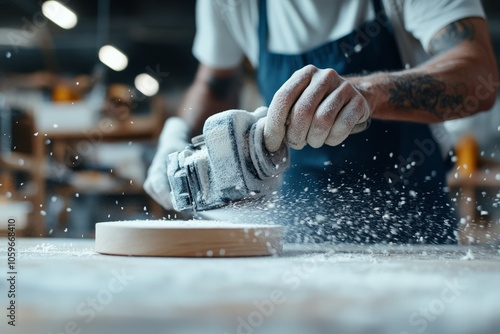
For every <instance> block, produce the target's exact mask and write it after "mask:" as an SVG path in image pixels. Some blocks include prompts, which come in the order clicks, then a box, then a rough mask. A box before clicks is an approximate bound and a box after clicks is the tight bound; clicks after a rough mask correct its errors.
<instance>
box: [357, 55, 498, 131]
mask: <svg viewBox="0 0 500 334" xmlns="http://www.w3.org/2000/svg"><path fill="white" fill-rule="evenodd" d="M447 67H448V68H447ZM351 81H353V83H354V84H355V86H356V88H358V90H359V91H360V92H361V93H362V94H363V95H364V96H365V97H366V98H367V100H368V103H369V104H370V106H371V108H372V110H373V117H374V118H380V119H391V120H402V121H413V122H424V123H433V122H442V121H445V120H451V119H456V118H461V117H466V116H470V115H473V114H475V113H477V112H480V111H484V110H488V109H490V108H491V107H492V105H493V103H494V101H495V97H496V93H497V87H498V82H497V76H496V73H495V71H489V70H488V69H487V68H485V67H484V66H477V65H471V64H459V63H458V64H453V65H452V64H448V65H443V66H442V67H434V66H426V65H424V66H421V67H418V68H415V69H412V70H407V71H402V72H394V73H376V74H373V75H369V76H366V77H354V78H351Z"/></svg>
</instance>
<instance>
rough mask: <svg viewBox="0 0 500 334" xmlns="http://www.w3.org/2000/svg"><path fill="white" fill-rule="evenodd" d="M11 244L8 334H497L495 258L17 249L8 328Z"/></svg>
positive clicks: (367, 249) (21, 243) (420, 249)
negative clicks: (208, 255)
mask: <svg viewBox="0 0 500 334" xmlns="http://www.w3.org/2000/svg"><path fill="white" fill-rule="evenodd" d="M6 244H7V240H6V239H0V247H1V250H0V261H1V263H2V265H0V268H3V273H2V274H1V275H2V277H3V278H2V280H1V283H0V290H1V291H0V294H1V298H0V306H1V309H2V311H1V312H3V314H2V315H1V317H0V319H3V320H2V321H1V323H0V332H1V333H23V334H25V333H26V334H29V333H37V334H38V333H47V334H48V333H53V334H56V333H57V334H59V333H106V334H110V333H111V334H112V333H120V334H128V333H141V334H144V333H221V334H222V333H291V334H293V333H371V334H376V333H395V334H403V333H439V334H444V333H453V334H461V333H474V334H478V333H491V334H498V333H500V254H499V251H498V248H491V247H490V248H470V247H459V246H428V245H427V246H425V245H418V246H383V245H378V246H348V245H336V246H314V247H313V246H304V245H302V246H299V245H287V246H286V247H285V251H284V254H283V255H282V256H280V257H261V258H223V259H215V258H214V259H210V258H203V259H200V258H198V259H195V258H190V259H188V258H139V257H118V256H105V255H99V254H96V253H95V252H94V251H93V246H94V241H93V240H74V239H18V240H17V246H18V248H17V258H16V268H15V269H16V272H17V275H16V280H17V282H16V293H17V296H16V327H12V326H9V325H8V324H7V321H9V319H8V318H6V317H5V315H7V312H8V311H7V310H6V307H7V304H6V303H8V300H7V298H6V297H7V290H8V289H9V285H8V284H6V278H5V277H6V276H7V271H8V270H7V261H8V260H7V246H6ZM7 278H8V277H7ZM7 283H8V282H7Z"/></svg>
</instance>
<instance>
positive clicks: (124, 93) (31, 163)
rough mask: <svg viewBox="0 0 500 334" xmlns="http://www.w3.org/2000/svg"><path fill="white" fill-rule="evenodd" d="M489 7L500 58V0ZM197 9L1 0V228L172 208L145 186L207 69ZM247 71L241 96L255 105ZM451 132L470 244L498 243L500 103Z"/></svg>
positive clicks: (72, 231)
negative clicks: (200, 65)
mask: <svg viewBox="0 0 500 334" xmlns="http://www.w3.org/2000/svg"><path fill="white" fill-rule="evenodd" d="M217 1H219V0H217ZM228 1H229V0H228ZM233 1H234V0H233ZM231 2H232V1H229V3H231ZM483 5H484V7H485V10H486V13H487V15H488V18H489V26H490V30H491V34H492V39H493V44H494V48H495V52H496V55H497V61H499V62H500V59H499V58H498V56H500V3H499V2H498V1H496V0H483ZM194 10H195V1H194V0H188V1H173V0H165V1H153V0H142V1H132V0H122V1H110V0H86V1H81V0H80V1H67V0H60V2H56V1H42V0H0V112H1V113H0V135H1V136H0V229H1V230H0V235H1V234H5V233H6V227H7V220H8V218H9V217H16V223H17V229H18V232H19V233H21V234H23V235H26V236H49V237H51V236H52V237H74V238H91V237H93V233H94V224H95V223H96V222H99V221H110V220H121V219H127V220H129V219H146V218H162V217H167V218H168V215H170V214H171V215H173V213H169V212H164V211H163V210H162V209H161V207H159V206H158V205H156V204H154V203H153V201H152V200H151V199H150V198H149V197H148V196H147V195H146V194H145V193H144V191H143V189H142V183H143V181H144V178H145V174H146V170H147V167H148V165H149V163H150V161H151V160H152V157H153V155H154V152H155V141H156V138H157V136H158V134H159V132H160V130H161V128H162V125H163V123H164V121H165V119H166V118H167V117H169V115H172V114H174V113H175V112H176V109H177V107H178V104H179V102H180V99H181V97H182V94H183V92H184V91H185V89H186V87H187V86H188V85H189V83H190V81H191V80H192V78H193V75H194V73H195V70H196V67H197V62H196V60H195V59H194V57H193V56H192V54H191V46H192V41H193V38H194V33H195V20H194ZM246 74H247V75H246V77H248V80H245V85H244V87H245V88H244V89H243V93H242V94H243V96H242V98H241V104H242V108H247V109H252V108H253V107H255V106H258V105H259V104H260V98H259V96H258V93H257V90H256V88H255V85H253V84H252V70H251V68H247V73H246ZM440 129H441V130H440ZM442 129H443V128H436V131H437V133H438V135H439V133H441V135H442V131H443V130H442ZM444 129H446V134H447V135H446V136H442V137H443V152H444V155H447V156H449V158H450V159H451V161H452V162H454V163H455V167H454V168H453V169H452V170H451V171H450V175H449V184H448V186H449V189H450V195H451V196H452V197H453V200H454V202H455V203H456V204H457V206H458V212H459V215H460V217H461V218H462V219H461V222H462V224H461V230H462V232H464V234H463V238H462V242H464V243H467V242H480V243H488V242H495V241H492V240H497V241H496V242H498V240H499V239H498V238H491V237H490V235H491V233H498V232H495V230H498V229H499V226H500V214H499V211H500V208H499V205H498V203H499V201H500V200H499V197H500V149H499V146H500V101H499V102H497V104H496V105H495V107H494V108H493V109H492V110H491V111H490V112H489V113H483V114H480V115H478V116H475V117H472V118H469V119H464V120H458V121H453V122H447V123H446V124H444ZM440 131H441V132H440ZM450 148H452V149H453V150H452V151H450V152H452V153H448V151H449V149H450ZM463 164H466V165H467V168H463V167H464V166H463ZM461 165H462V168H458V167H459V166H461ZM457 168H458V169H457Z"/></svg>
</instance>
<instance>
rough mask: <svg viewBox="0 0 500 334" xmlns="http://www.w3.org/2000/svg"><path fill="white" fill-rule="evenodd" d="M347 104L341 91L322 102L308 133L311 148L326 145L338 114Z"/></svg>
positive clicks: (333, 93) (335, 92)
mask: <svg viewBox="0 0 500 334" xmlns="http://www.w3.org/2000/svg"><path fill="white" fill-rule="evenodd" d="M345 103H346V97H345V96H344V95H343V94H341V91H340V90H337V91H334V92H332V93H331V94H330V95H328V96H327V98H326V99H324V100H323V102H321V104H320V105H319V106H318V109H317V110H316V113H315V114H314V117H313V120H312V122H311V126H310V128H309V132H308V133H307V143H308V144H309V145H310V146H311V147H313V148H318V147H321V146H323V145H324V144H325V141H326V138H327V137H328V135H329V134H330V130H331V128H332V126H333V124H334V123H335V119H336V118H337V114H338V113H339V111H340V110H341V109H342V107H343V106H344V104H345Z"/></svg>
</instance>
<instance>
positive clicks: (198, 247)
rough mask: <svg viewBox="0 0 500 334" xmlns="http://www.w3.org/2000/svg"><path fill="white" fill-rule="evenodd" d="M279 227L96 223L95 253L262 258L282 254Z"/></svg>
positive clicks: (195, 222)
mask: <svg viewBox="0 0 500 334" xmlns="http://www.w3.org/2000/svg"><path fill="white" fill-rule="evenodd" d="M282 232H283V229H282V227H281V226H278V225H247V224H232V223H229V222H219V221H208V220H207V221H205V220H190V221H166V220H150V221H148V220H136V221H116V222H106V223H98V224H96V235H95V250H96V252H98V253H102V254H113V255H133V256H178V257H231V256H263V255H273V254H279V253H280V252H281V251H282V242H281V236H282Z"/></svg>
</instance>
